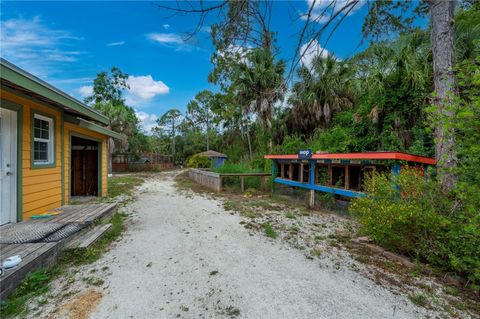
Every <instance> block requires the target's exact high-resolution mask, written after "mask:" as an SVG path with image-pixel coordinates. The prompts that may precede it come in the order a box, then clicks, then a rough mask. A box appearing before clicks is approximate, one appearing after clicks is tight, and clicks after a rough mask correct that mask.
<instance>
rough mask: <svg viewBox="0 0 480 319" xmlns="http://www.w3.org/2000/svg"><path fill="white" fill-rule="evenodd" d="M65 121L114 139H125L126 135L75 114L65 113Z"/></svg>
mask: <svg viewBox="0 0 480 319" xmlns="http://www.w3.org/2000/svg"><path fill="white" fill-rule="evenodd" d="M65 121H66V122H68V123H72V124H75V125H78V126H80V127H83V128H86V129H89V130H91V131H94V132H97V133H100V134H102V135H106V136H110V137H113V138H116V139H119V140H123V141H126V140H127V136H126V135H124V134H121V133H117V132H115V131H112V130H110V129H108V128H106V127H103V126H100V125H98V124H95V123H92V122H89V121H87V120H84V119H82V118H79V117H75V116H71V115H68V114H67V115H65Z"/></svg>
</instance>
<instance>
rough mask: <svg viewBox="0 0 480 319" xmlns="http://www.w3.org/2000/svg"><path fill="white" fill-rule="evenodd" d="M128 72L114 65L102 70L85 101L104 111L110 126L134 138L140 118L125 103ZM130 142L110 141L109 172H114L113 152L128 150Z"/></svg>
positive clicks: (110, 139)
mask: <svg viewBox="0 0 480 319" xmlns="http://www.w3.org/2000/svg"><path fill="white" fill-rule="evenodd" d="M127 79H128V74H125V73H123V72H122V71H121V70H120V69H119V68H117V67H112V68H111V70H110V73H108V72H100V73H98V74H97V76H96V78H95V79H94V80H93V89H92V95H90V96H88V97H86V98H85V103H87V104H90V105H92V107H93V108H94V109H96V110H98V111H100V112H102V113H103V114H104V115H105V116H107V117H108V119H109V127H110V128H111V129H112V130H114V131H115V132H118V133H122V134H125V135H127V136H128V137H129V138H132V137H133V136H134V135H135V134H137V133H138V119H137V117H136V115H135V111H134V110H133V108H131V107H129V106H127V105H126V104H125V99H124V98H123V91H124V90H126V89H128V88H129V86H128V83H127ZM128 143H129V142H128V141H127V142H124V141H119V140H114V139H113V138H109V141H108V152H109V156H108V172H109V173H111V172H112V154H113V153H114V152H115V151H116V150H120V151H123V152H124V151H126V150H128V148H129V144H128Z"/></svg>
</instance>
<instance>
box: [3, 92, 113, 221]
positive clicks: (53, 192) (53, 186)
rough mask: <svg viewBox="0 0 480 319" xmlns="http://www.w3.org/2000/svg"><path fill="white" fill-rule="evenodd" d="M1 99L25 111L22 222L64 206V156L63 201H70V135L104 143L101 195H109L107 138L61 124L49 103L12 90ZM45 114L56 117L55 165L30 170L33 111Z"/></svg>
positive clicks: (56, 110) (23, 120)
mask: <svg viewBox="0 0 480 319" xmlns="http://www.w3.org/2000/svg"><path fill="white" fill-rule="evenodd" d="M0 93H1V97H2V99H5V100H9V101H11V102H13V103H16V104H20V105H21V106H22V108H23V119H22V122H23V123H22V129H23V141H22V154H21V156H22V184H21V185H22V209H23V213H22V220H26V219H29V218H30V217H31V216H32V215H37V214H41V213H44V212H46V211H48V210H51V209H53V208H57V207H60V206H62V156H64V165H65V166H64V167H63V170H64V174H65V175H64V185H63V186H64V200H65V204H68V203H69V199H70V189H69V186H70V183H69V181H70V179H69V178H70V135H71V133H77V134H81V135H84V136H87V137H92V138H95V139H98V140H100V141H101V143H102V151H101V154H102V160H101V162H102V167H101V172H102V174H101V183H102V189H101V195H102V196H106V195H107V137H106V136H105V135H102V134H99V133H96V132H93V131H90V130H88V129H85V128H82V127H79V126H77V125H75V124H71V123H62V116H61V111H60V110H59V109H57V108H54V107H50V106H47V105H46V104H43V103H40V102H35V101H32V100H30V99H27V98H24V97H22V96H19V95H16V94H13V93H11V92H10V91H5V90H0ZM32 110H34V111H39V112H41V113H46V114H48V115H50V116H53V117H54V118H55V127H54V130H55V136H54V142H55V166H54V167H49V168H32V167H31V149H32V140H31V111H32ZM62 126H63V127H64V154H62V152H63V150H62V138H61V137H62Z"/></svg>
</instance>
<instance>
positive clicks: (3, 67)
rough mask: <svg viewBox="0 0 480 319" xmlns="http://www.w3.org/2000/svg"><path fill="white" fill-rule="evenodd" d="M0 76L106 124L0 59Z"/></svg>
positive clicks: (103, 120)
mask: <svg viewBox="0 0 480 319" xmlns="http://www.w3.org/2000/svg"><path fill="white" fill-rule="evenodd" d="M0 74H1V77H2V78H4V79H6V80H7V81H9V82H12V83H14V84H16V85H18V86H21V87H23V88H25V89H27V90H29V91H32V92H34V93H36V94H39V95H41V96H44V97H46V98H48V99H50V100H52V101H54V102H56V103H59V104H61V105H62V106H64V107H65V108H66V109H67V110H68V109H71V110H73V111H75V112H78V113H80V114H82V115H84V116H87V117H88V118H91V119H92V120H95V121H98V122H101V123H103V124H108V118H107V117H106V116H105V115H103V114H101V113H99V112H97V111H95V110H93V109H91V108H90V107H89V106H87V105H85V104H83V103H82V102H80V101H78V100H77V99H75V98H73V97H71V96H69V95H68V94H66V93H65V92H62V91H60V90H59V89H57V88H55V87H54V86H52V85H50V84H48V83H47V82H45V81H42V80H40V79H39V78H37V77H36V76H34V75H32V74H30V73H28V72H26V71H25V70H22V69H21V68H19V67H17V66H15V65H14V64H12V63H10V62H8V61H7V60H5V59H0Z"/></svg>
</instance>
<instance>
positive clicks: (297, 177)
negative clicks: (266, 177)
mask: <svg viewBox="0 0 480 319" xmlns="http://www.w3.org/2000/svg"><path fill="white" fill-rule="evenodd" d="M264 157H265V158H266V159H271V160H272V175H273V176H274V178H275V179H274V182H275V183H277V184H281V185H286V186H292V187H299V188H303V189H307V190H310V191H311V197H314V195H313V194H314V192H315V191H319V192H325V193H331V194H334V195H339V196H344V197H349V198H353V197H358V196H363V189H362V188H363V181H364V179H365V175H366V174H368V172H371V171H380V172H384V171H390V170H391V171H393V172H394V173H397V174H398V173H399V172H400V169H401V167H402V166H413V167H419V168H421V169H422V170H425V168H426V167H427V166H428V165H435V159H433V158H429V157H424V156H418V155H412V154H406V153H401V152H363V153H316V154H313V153H312V151H311V150H300V151H299V153H298V154H293V155H265V156H264ZM313 201H314V198H312V199H311V206H313Z"/></svg>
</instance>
